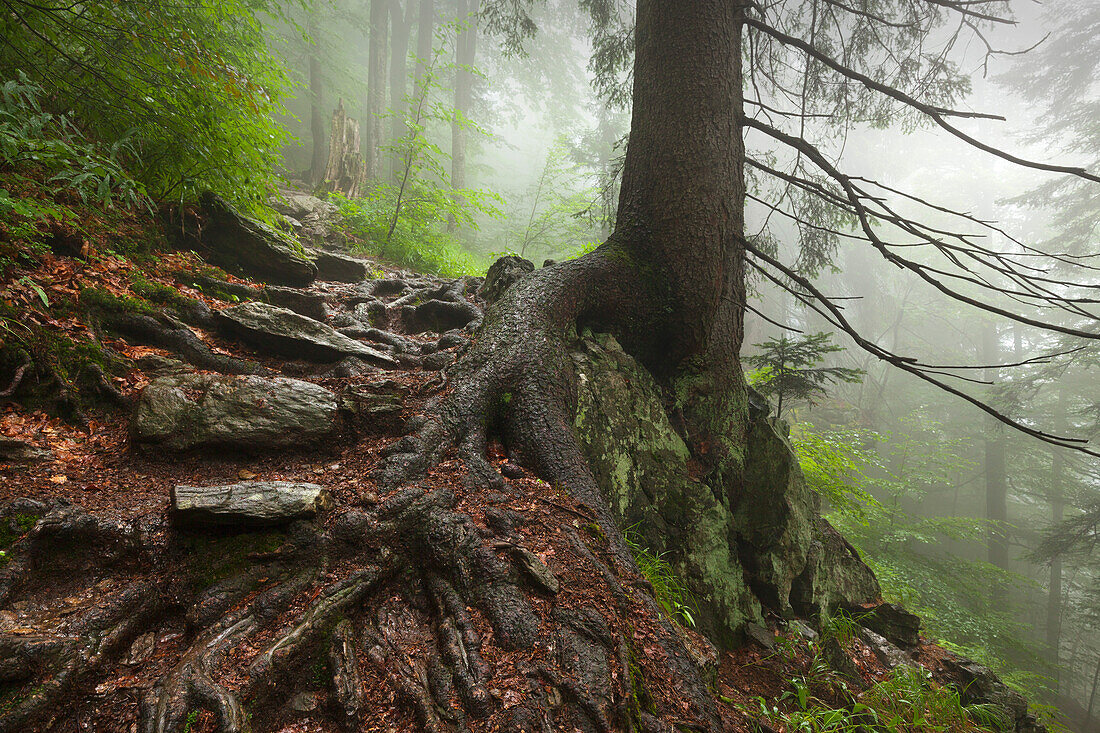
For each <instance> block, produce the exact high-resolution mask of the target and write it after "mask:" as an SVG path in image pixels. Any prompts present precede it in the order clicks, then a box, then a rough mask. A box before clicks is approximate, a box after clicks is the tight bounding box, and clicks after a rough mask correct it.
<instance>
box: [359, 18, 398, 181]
mask: <svg viewBox="0 0 1100 733" xmlns="http://www.w3.org/2000/svg"><path fill="white" fill-rule="evenodd" d="M390 2H391V0H371V3H370V39H369V43H370V46H369V47H368V49H367V104H366V114H365V115H364V116H363V118H364V119H363V158H364V160H365V170H366V177H367V179H368V180H371V181H374V180H378V179H379V178H381V176H382V154H381V147H382V118H383V115H384V114H385V112H386V47H387V35H388V34H387V31H388V27H387V20H388V19H389V10H390Z"/></svg>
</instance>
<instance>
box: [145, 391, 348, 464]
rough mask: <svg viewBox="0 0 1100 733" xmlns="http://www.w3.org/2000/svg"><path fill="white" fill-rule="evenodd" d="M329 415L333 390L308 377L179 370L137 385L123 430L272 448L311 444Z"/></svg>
mask: <svg viewBox="0 0 1100 733" xmlns="http://www.w3.org/2000/svg"><path fill="white" fill-rule="evenodd" d="M337 421H338V410H337V400H336V395H334V394H333V393H332V392H330V391H328V390H327V389H325V388H323V387H319V386H317V385H315V384H311V383H310V382H302V381H299V380H296V379H286V378H283V377H279V378H275V379H265V378H262V377H253V376H245V377H224V376H216V375H207V374H181V375H176V376H169V377H163V378H161V379H156V380H154V381H153V382H152V383H150V384H149V386H147V387H146V388H145V389H144V390H143V391H142V393H141V397H140V398H139V399H138V403H137V408H136V410H135V412H134V418H133V421H132V423H131V431H132V434H133V438H134V440H135V442H137V443H138V444H139V445H141V446H144V447H147V448H155V449H159V450H171V451H184V450H190V449H195V448H242V449H247V450H272V449H280V448H304V447H308V446H310V445H313V444H316V443H317V442H318V441H320V440H322V439H324V438H326V437H327V436H329V435H331V434H332V433H333V432H334V431H335V430H336V427H337Z"/></svg>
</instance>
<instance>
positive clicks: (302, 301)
mask: <svg viewBox="0 0 1100 733" xmlns="http://www.w3.org/2000/svg"><path fill="white" fill-rule="evenodd" d="M263 299H264V300H265V301H267V302H268V303H271V305H277V306H279V307H280V308H286V309H287V310H292V311H294V312H295V313H297V314H298V315H300V316H305V317H306V318H312V319H313V320H315V321H321V322H322V323H323V322H324V320H325V319H326V318H327V317H328V308H327V307H326V306H325V296H323V295H321V294H320V293H310V292H307V291H305V290H299V289H298V288H283V287H279V286H277V285H268V286H267V287H266V288H264V290H263Z"/></svg>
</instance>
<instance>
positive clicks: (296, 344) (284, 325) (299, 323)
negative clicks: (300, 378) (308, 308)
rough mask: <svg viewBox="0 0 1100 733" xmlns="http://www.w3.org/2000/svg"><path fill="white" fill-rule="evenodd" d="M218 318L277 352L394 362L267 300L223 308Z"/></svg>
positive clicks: (320, 358) (239, 335) (256, 343)
mask: <svg viewBox="0 0 1100 733" xmlns="http://www.w3.org/2000/svg"><path fill="white" fill-rule="evenodd" d="M217 318H218V322H219V323H220V325H221V326H223V327H224V328H225V330H226V331H228V332H229V333H230V334H231V335H233V336H235V337H237V338H239V339H240V340H242V341H244V342H246V343H248V344H251V345H252V346H255V347H256V348H259V349H264V350H266V351H270V352H271V353H273V354H278V355H280V356H286V357H290V358H299V359H309V360H311V361H322V362H329V361H338V360H340V359H342V358H344V357H346V356H357V357H359V358H360V359H363V360H365V361H368V362H371V363H374V364H379V365H381V366H395V365H396V364H397V362H396V361H395V360H394V358H393V357H391V356H390V355H389V354H386V353H385V352H383V351H379V350H378V349H373V348H371V347H369V346H367V345H366V344H363V343H360V342H359V341H356V340H355V339H352V338H348V337H347V336H345V335H343V334H342V333H338V332H337V331H336V330H335V329H333V328H332V327H331V326H329V325H328V324H327V323H321V322H319V321H315V320H313V319H311V318H307V317H306V316H303V315H301V314H298V313H295V312H294V311H291V310H288V309H287V308H279V307H278V306H274V305H269V304H268V303H258V302H253V303H244V304H242V305H237V306H233V307H232V308H226V309H225V310H223V311H221V312H219V313H218V315H217Z"/></svg>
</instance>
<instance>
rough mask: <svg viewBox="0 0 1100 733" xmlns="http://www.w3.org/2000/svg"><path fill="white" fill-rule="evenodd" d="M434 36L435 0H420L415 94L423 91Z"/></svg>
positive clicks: (417, 26)
mask: <svg viewBox="0 0 1100 733" xmlns="http://www.w3.org/2000/svg"><path fill="white" fill-rule="evenodd" d="M434 38H435V0H420V17H419V18H418V19H417V21H416V96H417V97H419V96H420V94H421V92H422V91H423V88H424V84H425V81H426V79H425V78H424V77H425V75H426V74H427V73H428V64H429V63H431V58H432V41H433V40H434Z"/></svg>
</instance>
